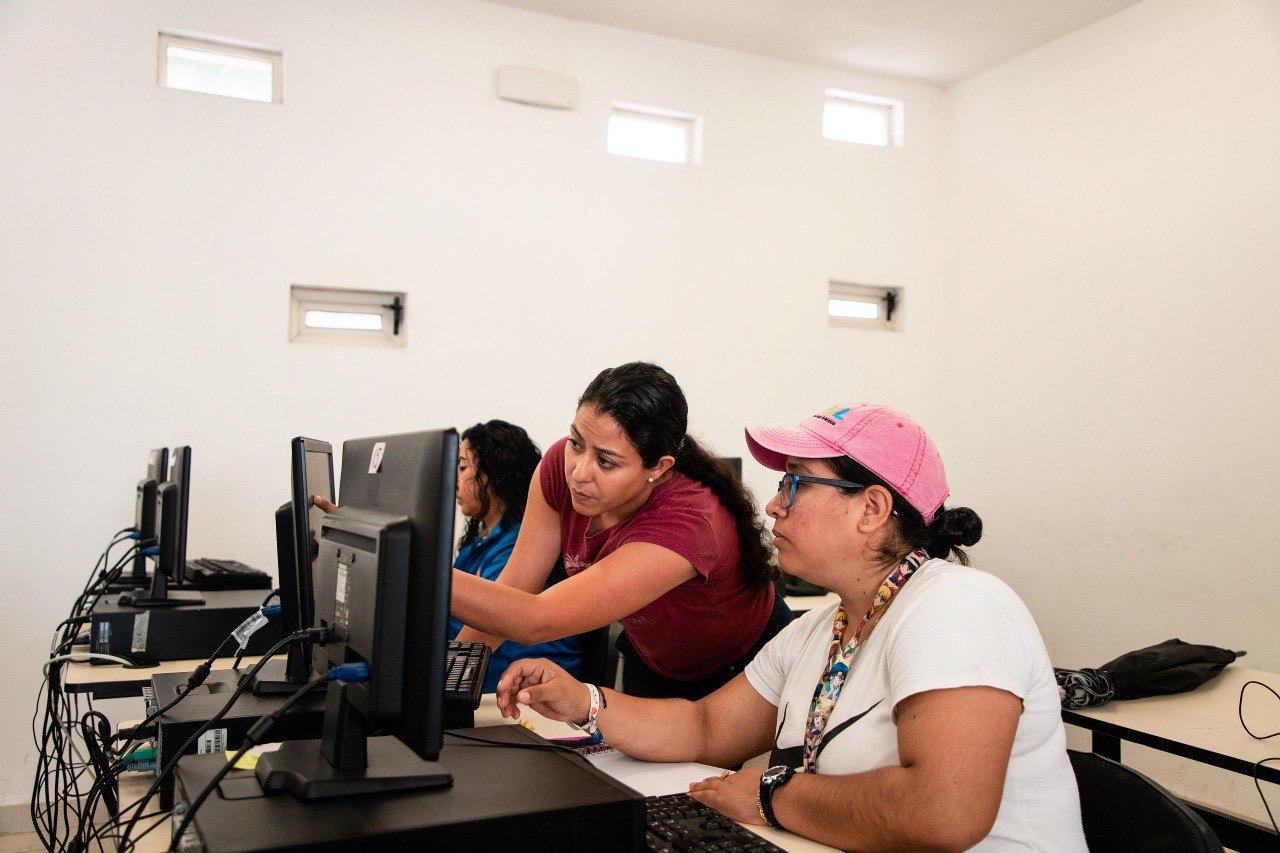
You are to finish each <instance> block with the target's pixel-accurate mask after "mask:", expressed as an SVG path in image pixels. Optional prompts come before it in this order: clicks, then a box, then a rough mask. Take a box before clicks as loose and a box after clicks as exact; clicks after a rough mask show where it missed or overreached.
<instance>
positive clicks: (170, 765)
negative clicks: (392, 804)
mask: <svg viewBox="0 0 1280 853" xmlns="http://www.w3.org/2000/svg"><path fill="white" fill-rule="evenodd" d="M328 634H329V631H328V629H323V628H308V629H306V630H304V631H295V632H294V633H292V634H290V635H289V636H287V637H284V638H283V639H281V640H279V641H278V642H276V643H275V644H274V645H272V646H271V648H270V649H268V650H267V652H266V654H264V655H263V656H262V659H261V660H259V661H258V662H257V663H255V664H254V665H253V666H252V667H251V668H250V669H249V672H248V674H247V675H246V676H245V677H244V678H242V679H241V680H240V683H239V684H238V685H237V686H236V689H235V690H233V691H232V693H231V696H230V698H228V699H227V701H226V703H225V704H224V705H223V706H222V707H221V708H220V709H219V710H218V712H217V713H216V714H214V715H213V718H212V719H210V720H208V721H206V722H205V723H203V724H202V725H200V726H199V727H197V728H196V730H195V731H194V732H192V733H191V735H190V736H189V737H188V738H187V739H186V741H185V742H183V744H182V746H180V747H178V748H177V749H176V750H174V752H173V754H172V755H171V756H170V757H169V758H168V759H167V760H166V761H165V764H164V766H163V767H162V768H161V769H159V770H157V771H156V778H155V781H154V782H152V783H151V785H150V787H148V788H147V792H146V793H145V794H143V795H142V797H141V798H139V799H138V801H137V803H136V804H135V805H136V809H135V807H134V806H130V807H129V808H130V809H133V810H134V816H133V817H131V818H130V819H129V823H128V825H127V826H126V827H125V829H124V834H123V837H122V838H121V841H120V845H121V847H120V849H121V851H122V853H123V851H124V850H125V849H126V847H132V846H133V844H134V842H133V841H131V840H130V839H131V836H132V834H133V829H134V826H135V825H136V823H137V821H138V815H140V814H141V813H142V811H143V809H145V808H146V806H147V803H149V802H150V801H151V798H152V797H154V796H155V794H156V792H157V791H159V790H160V785H161V783H162V782H163V781H164V779H165V777H166V776H168V775H169V774H171V773H172V772H173V769H174V768H175V767H177V766H178V759H180V758H181V757H182V756H183V755H185V754H186V752H187V749H188V748H189V747H190V746H191V744H193V743H195V742H196V740H197V739H198V738H199V737H200V736H201V735H203V734H204V733H205V732H206V731H208V730H209V729H211V728H213V726H214V725H215V724H217V723H218V722H219V721H220V720H221V719H222V718H223V717H225V716H226V715H227V713H228V712H229V711H230V710H231V707H232V706H233V705H234V704H235V703H236V700H237V699H239V698H240V697H241V696H243V695H244V692H245V691H246V690H248V689H249V685H250V684H251V683H252V680H253V677H254V676H256V675H257V674H258V673H259V672H261V671H262V668H263V667H264V666H266V664H267V662H268V661H270V660H271V658H272V657H273V656H275V654H276V653H277V652H279V651H280V650H281V649H283V648H284V647H285V646H287V645H290V644H291V643H298V642H302V641H303V640H311V641H313V642H322V641H323V640H325V639H327V637H328ZM118 822H119V820H118V818H117V820H116V821H113V823H118Z"/></svg>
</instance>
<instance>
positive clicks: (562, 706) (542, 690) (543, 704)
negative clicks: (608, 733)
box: [497, 658, 591, 723]
mask: <svg viewBox="0 0 1280 853" xmlns="http://www.w3.org/2000/svg"><path fill="white" fill-rule="evenodd" d="M497 691H498V710H499V711H501V712H502V716H503V717H509V718H510V719H513V720H518V719H520V708H519V707H518V706H517V704H516V703H517V702H518V703H520V704H522V705H528V706H529V707H530V708H532V709H533V710H535V711H537V712H538V713H539V714H541V715H542V716H544V717H547V718H549V719H552V720H560V721H562V722H574V723H577V722H581V721H582V720H585V719H586V718H587V715H588V714H589V713H590V712H591V692H590V691H589V690H588V689H587V685H585V684H583V683H582V682H581V681H579V680H578V679H576V678H574V677H573V676H572V675H570V674H569V673H567V672H565V671H564V670H563V669H561V668H560V667H559V666H556V665H555V664H554V663H552V662H551V661H549V660H545V659H543V658H524V659H522V660H517V661H515V662H514V663H512V664H511V666H509V667H507V671H506V672H504V673H503V674H502V678H500V679H498V688H497Z"/></svg>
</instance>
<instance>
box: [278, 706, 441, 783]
mask: <svg viewBox="0 0 1280 853" xmlns="http://www.w3.org/2000/svg"><path fill="white" fill-rule="evenodd" d="M353 686H354V685H349V684H343V683H341V682H336V681H335V682H330V683H329V692H328V694H327V695H326V697H325V711H324V736H323V738H322V739H321V740H291V741H285V742H284V743H282V744H281V745H280V748H279V749H278V750H276V751H274V752H266V753H263V754H262V755H261V756H259V758H258V766H257V769H256V774H257V777H258V783H259V784H260V785H261V786H262V790H263V791H265V792H267V793H274V792H278V791H288V792H289V793H291V794H293V796H295V797H297V798H298V799H299V800H327V799H332V798H334V797H348V796H358V795H362V794H384V793H388V792H391V791H410V790H420V789H423V788H444V787H448V786H450V785H452V784H453V776H452V775H450V773H449V771H447V770H445V769H444V767H443V766H442V765H441V764H439V763H438V762H435V761H424V760H423V759H421V758H419V757H418V754H417V753H416V752H414V751H413V750H412V749H410V748H409V747H407V746H405V745H404V743H402V742H401V741H400V740H399V739H398V738H396V737H394V736H392V735H382V736H379V737H369V736H368V730H369V722H368V720H366V719H365V718H364V715H362V714H361V713H360V712H359V710H357V709H356V707H355V706H354V705H353V704H352V703H351V701H350V700H349V699H348V698H347V691H348V690H349V689H350V688H351V687H353Z"/></svg>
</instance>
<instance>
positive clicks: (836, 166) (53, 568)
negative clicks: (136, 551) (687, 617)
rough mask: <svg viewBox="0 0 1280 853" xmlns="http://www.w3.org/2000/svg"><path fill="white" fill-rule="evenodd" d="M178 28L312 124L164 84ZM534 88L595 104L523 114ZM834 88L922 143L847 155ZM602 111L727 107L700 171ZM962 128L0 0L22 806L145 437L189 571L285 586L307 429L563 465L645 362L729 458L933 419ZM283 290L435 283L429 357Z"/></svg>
mask: <svg viewBox="0 0 1280 853" xmlns="http://www.w3.org/2000/svg"><path fill="white" fill-rule="evenodd" d="M160 29H166V30H178V31H184V32H191V33H204V34H208V35H215V36H228V37H234V38H238V39H245V40H249V41H254V42H259V43H265V44H268V45H272V46H275V47H278V48H282V49H283V50H284V52H285V57H286V60H285V61H286V66H287V72H286V73H287V78H286V95H285V97H286V103H285V105H284V106H283V107H279V106H276V107H272V106H265V105H260V104H252V103H247V102H237V101H232V100H228V99H222V98H216V97H210V96H204V95H196V94H191V93H185V92H175V91H169V90H165V89H161V88H159V87H158V86H157V85H156V82H155V64H156V60H155V54H156V32H157V31H158V30H160ZM507 64H512V65H528V66H533V67H539V68H548V69H551V70H555V71H559V72H562V73H565V74H568V75H570V76H572V77H575V78H576V79H578V80H579V82H580V83H581V86H582V106H581V107H580V108H579V109H578V110H577V111H574V112H559V111H544V110H539V109H536V108H530V107H523V106H519V105H515V104H510V103H507V102H504V101H499V100H497V99H496V98H495V96H494V94H493V92H494V72H495V69H496V68H497V67H498V66H499V65H507ZM829 86H835V87H840V88H846V89H853V90H859V91H867V92H872V93H875V94H880V95H886V96H890V97H896V98H902V99H904V100H905V101H906V105H907V106H906V109H907V122H908V125H907V132H908V136H907V146H906V147H905V148H903V149H900V150H890V151H882V150H877V149H868V148H862V147H859V146H849V145H843V144H839V143H832V142H828V141H825V140H823V139H822V138H821V135H820V120H821V103H822V97H823V90H824V89H825V88H826V87H829ZM611 98H616V99H619V100H625V101H631V102H639V103H644V104H653V105H657V106H663V107H668V108H671V109H677V110H682V111H687V112H693V113H698V114H701V115H704V116H705V119H706V124H705V127H706V139H705V149H704V153H705V164H704V165H702V166H698V167H673V166H666V165H660V164H653V163H647V162H642V161H638V160H629V159H623V158H617V157H611V156H609V155H607V154H606V153H605V152H604V127H605V119H606V116H607V112H608V105H609V100H610V99H611ZM944 120H945V110H944V93H943V92H942V91H940V90H937V89H934V88H930V87H924V86H915V85H907V84H901V83H895V82H889V81H881V80H874V79H868V78H863V77H858V76H854V75H849V74H843V73H838V72H835V71H830V70H823V69H817V68H810V67H805V66H800V65H794V64H789V63H784V62H779V61H776V60H769V59H763V58H759V57H753V56H746V55H743V54H737V53H732V52H728V51H722V50H716V49H711V48H705V47H698V46H693V45H689V44H684V43H681V42H677V41H672V40H667V39H661V38H656V37H650V36H644V35H638V34H633V33H627V32H622V31H618V30H612V29H608V28H603V27H597V26H592V25H586V24H579V23H573V22H569V21H565V20H560V19H557V18H552V17H546V16H540V15H534V14H529V13H523V12H519V11H515V10H512V9H508V8H505V7H500V6H494V5H488V4H484V3H477V2H462V0H403V2H379V3H353V2H328V3H323V4H320V3H314V2H304V1H303V0H297V1H296V2H283V1H281V0H278V1H277V2H271V3H258V2H247V1H246V2H217V3H215V2H176V1H175V0H163V2H162V0H151V1H150V2H143V0H130V2H113V3H89V2H61V0H9V2H6V3H0V128H3V130H0V187H3V192H2V193H0V259H2V260H0V282H2V285H3V291H2V292H3V296H4V299H5V308H4V311H3V312H0V341H3V347H4V350H3V356H4V363H5V364H6V367H5V369H4V371H3V375H2V378H0V393H2V395H3V399H4V400H5V402H6V405H5V414H6V416H5V417H4V419H3V421H2V422H0V444H2V445H3V447H4V450H3V452H0V466H2V468H0V482H3V483H4V488H3V490H2V494H0V541H2V542H3V544H4V550H5V559H4V560H3V563H2V564H0V576H2V577H3V583H4V586H5V590H6V593H7V596H6V597H7V600H8V601H9V602H10V609H9V612H8V614H7V617H6V620H5V621H6V627H5V629H4V631H5V647H6V654H7V655H9V659H10V660H11V661H12V662H13V663H12V665H11V668H10V678H9V682H8V686H7V689H6V690H5V691H4V693H3V696H0V732H3V733H4V734H3V735H2V736H0V768H3V769H0V803H11V802H19V801H22V800H24V799H26V798H27V797H28V796H29V786H30V780H31V777H32V772H33V768H32V761H33V750H32V748H31V746H30V744H29V735H28V734H27V732H28V731H29V720H30V716H31V712H32V709H33V706H34V702H35V695H36V688H37V685H38V669H37V664H36V662H37V661H38V660H39V659H40V658H41V657H43V656H44V655H45V654H46V653H47V652H46V650H47V643H48V638H49V636H50V632H51V629H52V626H53V625H54V624H56V623H57V622H58V620H59V619H61V618H62V617H63V616H64V615H65V612H66V610H67V609H68V607H69V606H70V603H71V600H72V598H73V596H74V593H75V591H76V590H78V589H79V587H80V585H81V583H82V582H83V578H84V577H85V575H86V574H87V572H88V570H89V568H90V566H91V565H92V563H93V560H94V559H95V558H96V556H97V554H98V552H99V551H100V549H101V548H102V546H103V545H104V544H105V542H106V540H107V538H108V537H109V535H110V534H111V532H112V531H114V530H116V529H118V528H121V527H124V526H126V525H127V524H128V523H130V521H131V519H132V512H133V508H132V496H133V494H132V490H133V484H134V483H135V482H136V481H137V480H138V479H139V478H140V477H141V476H142V474H143V470H144V464H145V458H146V454H147V451H148V450H149V449H150V448H152V447H156V446H162V445H176V444H182V443H187V444H191V445H192V446H193V448H194V458H193V484H194V485H193V493H192V504H191V520H192V526H191V531H190V546H189V547H190V552H191V554H192V555H193V556H197V555H210V556H218V555H225V556H235V557H238V558H240V559H243V560H245V561H246V562H249V563H251V564H255V565H258V566H260V567H263V568H269V567H272V566H273V565H274V556H273V548H274V546H273V543H272V536H271V526H270V521H269V519H270V514H271V512H272V510H273V509H274V508H275V507H276V506H278V505H279V504H280V503H281V502H282V501H283V500H285V499H286V498H287V478H288V474H287V461H286V459H287V451H286V446H287V442H288V440H289V438H290V437H291V436H294V435H299V434H305V435H312V436H316V437H320V438H326V439H329V440H331V441H334V442H335V443H337V442H341V441H342V440H343V439H345V438H349V437H353V436H359V435H369V434H373V433H378V432H390V431H398V430H407V429H413V428H425V427H430V426H440V425H450V424H456V425H459V426H465V425H468V424H470V423H472V422H475V421H476V420H480V419H485V418H490V417H504V418H508V419H511V420H513V421H516V422H518V423H522V424H524V425H526V426H527V427H528V428H529V429H530V431H531V432H532V433H533V435H534V436H535V438H536V439H538V440H539V441H540V442H542V443H543V444H544V445H545V444H546V443H547V442H549V441H551V440H554V439H555V438H556V437H558V436H559V435H561V434H563V432H564V429H565V427H566V425H567V423H568V421H569V420H570V418H571V416H572V412H573V404H574V400H575V399H576V397H577V394H578V393H579V392H580V391H581V390H582V388H583V387H584V386H585V385H586V383H587V381H588V380H589V379H590V378H591V377H592V376H593V375H594V374H595V373H596V372H597V371H598V370H600V369H601V368H603V367H607V366H610V365H614V364H617V363H620V362H622V361H625V360H630V359H635V358H647V359H653V360H657V361H658V362H659V363H661V364H663V365H664V366H666V367H668V368H669V369H670V370H672V371H673V372H674V373H675V374H676V376H677V377H678V378H679V379H680V380H681V382H682V384H683V385H684V387H685V389H686V391H687V393H688V396H689V398H690V401H691V406H692V412H693V425H692V426H693V430H694V431H695V432H696V433H698V434H701V435H702V436H704V437H705V438H707V439H709V440H710V442H711V443H712V444H713V445H714V446H715V447H716V448H717V449H719V450H720V451H721V452H723V453H724V454H726V455H745V447H744V445H743V443H742V439H741V434H742V433H741V428H742V425H743V424H744V423H746V422H756V421H761V422H772V421H776V422H780V423H787V422H795V421H798V420H800V419H801V418H802V417H804V416H805V415H807V414H809V413H811V412H812V411H814V410H816V408H818V407H820V406H826V405H829V404H830V403H832V402H836V401H837V400H839V399H842V398H845V399H852V398H867V399H878V400H884V401H887V402H891V403H894V404H897V405H899V406H901V407H903V408H906V409H908V410H910V411H913V412H915V413H918V415H919V417H920V418H921V419H922V420H924V421H925V422H926V423H930V422H931V421H933V422H936V421H937V420H938V418H939V416H940V415H941V412H942V410H941V408H940V407H938V406H937V405H936V404H935V400H936V399H937V392H938V388H937V385H936V380H935V377H936V374H937V371H938V370H939V368H940V364H941V360H942V357H943V352H944V350H943V348H942V346H941V341H942V337H943V321H944V319H945V318H944V314H943V310H942V309H943V305H942V302H941V293H940V285H941V279H942V272H943V269H944V262H943V250H944V247H943V245H942V244H941V242H940V240H939V235H940V234H941V233H942V232H943V227H944V222H943V214H942V202H943V195H942V175H941V169H942V163H943V156H942V145H943V141H944V130H945V125H944ZM829 277H836V278H842V279H845V280H852V281H860V282H866V283H883V284H893V285H898V286H902V287H905V288H906V290H907V304H906V307H905V309H904V315H903V316H904V318H905V321H906V328H907V331H906V332H904V333H902V334H897V335H885V334H871V333H866V332H859V331H850V330H847V329H829V328H828V327H827V326H826V323H825V299H826V281H827V279H828V278H829ZM290 283H306V284H320V285H338V286H342V285H346V286H367V287H375V288H392V289H404V290H406V291H408V294H409V295H408V336H409V338H408V339H409V346H408V347H407V348H406V349H403V350H394V351H391V350H380V349H379V350H366V349H353V348H350V349H349V348H333V347H323V346H314V345H312V346H306V345H290V344H288V343H287V342H286V329H287V315H286V309H287V303H288V288H289V284H290ZM747 474H748V476H749V478H750V479H751V480H752V481H753V482H754V484H755V485H756V486H757V487H758V489H757V491H758V493H759V494H760V495H762V496H763V495H765V494H767V491H768V486H769V485H771V483H772V482H773V480H772V478H771V476H770V475H769V474H766V473H765V472H764V471H763V470H762V469H760V468H759V466H756V465H754V463H748V465H747ZM773 476H776V475H773Z"/></svg>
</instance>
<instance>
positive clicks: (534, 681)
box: [498, 659, 778, 778]
mask: <svg viewBox="0 0 1280 853" xmlns="http://www.w3.org/2000/svg"><path fill="white" fill-rule="evenodd" d="M599 689H600V692H601V693H603V694H604V700H605V707H604V709H603V710H601V711H600V713H599V714H598V715H597V717H596V723H597V725H599V727H600V732H601V734H603V735H604V738H605V740H607V741H608V742H609V745H610V746H612V747H614V748H615V749H617V750H620V751H621V752H623V753H625V754H627V755H630V756H632V757H634V758H639V759H642V760H645V761H666V762H670V761H697V762H700V763H703V764H710V765H713V766H718V767H728V766H732V765H735V764H740V763H741V762H743V761H745V760H746V759H748V758H750V757H752V756H754V755H759V754H760V753H762V752H764V751H766V750H767V749H768V748H769V745H770V744H771V743H772V740H773V722H774V718H775V717H776V715H777V711H778V709H777V708H775V707H774V706H773V705H771V704H769V702H767V701H766V700H765V699H764V697H762V696H761V695H760V694H759V693H757V692H756V690H755V688H754V687H752V686H751V683H750V682H749V681H747V679H746V676H744V675H742V674H739V675H738V676H737V677H736V678H734V679H733V680H732V681H730V682H729V683H728V684H726V685H725V686H724V687H721V688H720V689H719V690H717V691H715V692H714V693H712V694H711V695H709V696H706V697H704V698H703V699H700V700H698V701H697V702H690V701H688V700H685V699H640V698H637V697H635V696H627V695H626V694H624V693H619V692H617V691H616V690H611V689H609V688H599ZM590 695H591V694H590V691H589V690H588V689H587V686H586V685H585V684H583V683H582V682H580V681H578V680H577V679H575V678H573V677H572V676H570V675H569V674H567V673H566V672H565V671H564V670H563V669H561V668H560V667H558V666H556V665H555V664H554V663H551V662H550V661H547V660H541V659H525V660H518V661H515V662H514V663H512V664H511V666H510V667H508V668H507V671H506V672H505V673H504V674H503V676H502V678H501V679H499V681H498V708H499V709H500V710H501V711H502V715H503V716H504V717H514V718H518V717H519V716H520V709H519V707H517V703H521V704H525V705H528V706H529V707H531V708H533V710H535V711H537V712H538V713H540V714H542V715H543V716H544V717H550V718H552V719H555V720H564V721H568V722H574V723H579V722H582V721H583V720H585V719H586V718H587V713H588V711H589V709H590ZM757 778H758V774H757Z"/></svg>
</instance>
